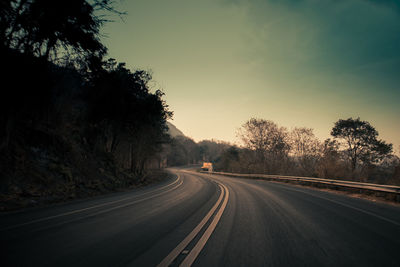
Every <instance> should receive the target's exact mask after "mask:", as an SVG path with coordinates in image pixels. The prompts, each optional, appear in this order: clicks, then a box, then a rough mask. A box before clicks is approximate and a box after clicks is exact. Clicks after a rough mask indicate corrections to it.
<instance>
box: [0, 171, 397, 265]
mask: <svg viewBox="0 0 400 267" xmlns="http://www.w3.org/2000/svg"><path fill="white" fill-rule="evenodd" d="M173 171H174V172H175V173H176V174H177V178H176V179H171V180H168V181H165V182H164V183H161V184H157V185H154V186H150V187H147V188H144V189H139V190H133V191H130V192H124V193H116V194H111V195H107V196H102V197H97V198H94V199H90V200H81V201H74V202H70V203H66V204H62V205H55V206H51V207H46V208H40V209H31V210H26V211H22V212H17V213H9V214H3V215H1V216H0V240H1V241H0V242H1V250H0V251H1V255H0V256H1V266H157V265H158V266H168V265H172V266H178V265H181V266H189V265H193V266H400V208H399V207H398V206H392V205H385V204H380V203H373V202H370V201H366V200H362V199H355V198H350V197H347V196H344V195H340V194H332V193H329V192H324V191H318V190H314V189H309V188H302V187H296V186H292V185H287V184H278V183H273V182H267V181H262V180H249V179H238V178H228V177H224V176H219V175H208V174H200V173H193V172H189V171H185V170H173Z"/></svg>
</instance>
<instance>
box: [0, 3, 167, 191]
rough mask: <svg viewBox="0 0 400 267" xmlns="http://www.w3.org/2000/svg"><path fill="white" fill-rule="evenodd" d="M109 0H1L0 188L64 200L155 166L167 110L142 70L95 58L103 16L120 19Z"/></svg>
mask: <svg viewBox="0 0 400 267" xmlns="http://www.w3.org/2000/svg"><path fill="white" fill-rule="evenodd" d="M111 3H112V2H111V1H109V0H95V1H86V0H68V1H67V0H60V1H51V0H2V1H1V4H0V5H1V9H0V37H1V43H0V58H1V59H2V61H1V62H0V66H1V74H2V81H1V82H2V86H1V91H0V175H1V176H0V190H1V192H4V193H6V194H14V196H16V197H21V196H22V195H26V196H32V195H40V196H41V195H48V196H49V195H51V196H55V195H57V194H58V195H60V194H63V195H64V196H67V197H70V196H71V195H74V194H76V193H77V192H78V191H84V190H86V189H87V188H94V190H103V189H104V188H105V187H107V188H108V189H113V188H119V187H125V186H127V185H130V184H135V183H138V182H144V180H145V177H146V170H147V169H149V168H153V167H154V166H160V162H159V161H160V160H161V158H160V152H161V149H162V147H163V144H164V143H166V142H167V141H168V140H169V136H168V134H167V126H166V120H167V119H168V118H170V117H171V116H172V113H171V112H170V111H169V110H168V106H167V105H166V103H165V102H164V100H163V99H162V97H163V93H162V92H161V91H160V90H153V89H152V88H151V86H150V81H151V80H152V76H151V73H149V72H148V71H143V70H137V71H133V72H132V71H130V70H129V69H128V68H126V66H125V64H124V63H117V62H115V60H113V59H108V60H107V59H105V58H104V56H105V54H106V48H105V47H104V45H103V44H102V43H101V42H100V39H99V32H100V26H101V25H102V23H103V22H104V20H103V19H102V18H103V15H104V14H106V13H107V12H109V11H111V12H114V13H117V14H118V15H120V12H117V11H115V10H114V9H113V7H112V5H111ZM97 14H102V16H99V15H97ZM57 188H58V189H57ZM60 188H62V190H61V191H64V192H55V191H57V190H59V189H60ZM101 188H103V189H101ZM65 191H68V192H65ZM2 196H4V195H3V194H2Z"/></svg>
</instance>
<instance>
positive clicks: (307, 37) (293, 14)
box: [102, 0, 400, 152]
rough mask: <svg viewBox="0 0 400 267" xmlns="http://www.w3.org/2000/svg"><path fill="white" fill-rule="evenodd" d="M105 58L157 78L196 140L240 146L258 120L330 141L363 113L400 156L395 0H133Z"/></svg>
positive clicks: (399, 37) (125, 4) (109, 27)
mask: <svg viewBox="0 0 400 267" xmlns="http://www.w3.org/2000/svg"><path fill="white" fill-rule="evenodd" d="M115 7H116V8H117V9H119V10H122V11H126V13H127V14H126V15H125V16H123V20H121V19H119V18H118V17H114V18H113V20H114V22H109V23H107V24H106V25H105V26H104V27H103V29H102V34H103V35H104V37H103V38H102V40H103V41H104V43H105V44H106V46H107V47H108V49H109V57H112V58H115V59H117V60H118V61H120V62H126V64H127V66H128V67H129V68H131V69H132V70H135V69H145V70H150V71H151V72H152V73H153V78H154V83H153V86H154V88H155V89H162V90H163V91H164V92H165V97H164V99H165V100H166V102H167V104H168V105H169V108H170V109H171V110H172V111H173V112H174V116H173V120H172V121H171V122H172V123H173V124H174V125H175V126H176V127H178V128H179V129H180V130H181V131H183V132H184V133H185V134H186V135H187V136H189V137H192V138H193V139H194V140H195V141H200V140H203V139H218V140H224V141H229V142H233V143H234V142H237V141H238V138H237V137H236V133H237V130H238V129H239V128H240V127H241V125H243V124H244V123H245V122H246V121H247V120H249V119H250V118H252V117H254V118H262V119H267V120H272V121H274V122H276V123H277V124H279V125H280V126H285V127H287V128H288V129H289V130H290V129H291V128H293V127H296V126H297V127H308V128H313V129H314V132H315V134H316V135H317V137H319V138H321V139H325V138H328V137H330V131H331V129H332V127H333V125H334V123H335V122H336V121H337V120H339V119H347V118H349V117H353V118H357V117H360V118H361V119H362V120H366V121H368V122H370V123H371V124H372V125H373V126H374V127H375V128H376V129H377V130H378V132H379V137H380V138H382V139H383V140H385V141H387V142H390V143H393V145H394V149H395V151H397V152H398V151H399V149H400V104H399V102H400V3H399V2H398V1H397V0H376V1H375V0H320V1H316V0H279V1H278V0H247V1H245V0H202V1H195V0H168V1H165V0H137V1H136V0H130V1H128V0H125V1H122V2H116V5H115Z"/></svg>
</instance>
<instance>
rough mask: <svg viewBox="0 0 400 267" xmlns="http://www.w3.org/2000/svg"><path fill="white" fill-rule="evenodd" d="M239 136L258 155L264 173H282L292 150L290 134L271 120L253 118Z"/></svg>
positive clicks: (243, 127)
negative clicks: (289, 140) (289, 139)
mask: <svg viewBox="0 0 400 267" xmlns="http://www.w3.org/2000/svg"><path fill="white" fill-rule="evenodd" d="M238 136H239V137H240V138H241V140H242V142H243V144H244V145H245V147H247V148H248V149H250V150H252V151H253V152H254V153H255V154H256V158H257V161H258V165H259V166H260V168H261V169H262V171H263V172H267V173H271V172H277V171H280V170H281V169H282V167H283V163H284V161H285V160H286V159H287V155H288V152H289V149H290V145H289V142H288V132H287V129H286V128H285V127H279V126H278V125H277V124H276V123H274V122H273V121H270V120H264V119H255V118H252V119H250V120H248V121H247V122H246V123H245V124H243V126H242V128H241V129H239V132H238Z"/></svg>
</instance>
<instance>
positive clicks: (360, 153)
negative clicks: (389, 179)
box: [331, 118, 392, 173]
mask: <svg viewBox="0 0 400 267" xmlns="http://www.w3.org/2000/svg"><path fill="white" fill-rule="evenodd" d="M331 135H332V136H333V137H335V138H338V139H341V140H342V145H343V146H345V148H346V149H345V152H346V155H347V157H348V159H349V160H350V166H351V170H352V172H353V173H354V171H355V170H356V168H357V167H358V166H359V164H360V163H364V164H366V165H369V164H372V163H376V162H379V161H380V160H382V159H383V158H385V157H386V156H387V155H389V154H390V153H391V152H392V144H387V143H385V142H384V141H382V140H378V132H377V131H376V130H375V128H374V127H372V126H371V124H370V123H369V122H367V121H362V120H360V118H357V119H353V118H349V119H347V120H342V119H340V120H338V121H337V122H336V123H335V126H334V127H333V128H332V131H331Z"/></svg>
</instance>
